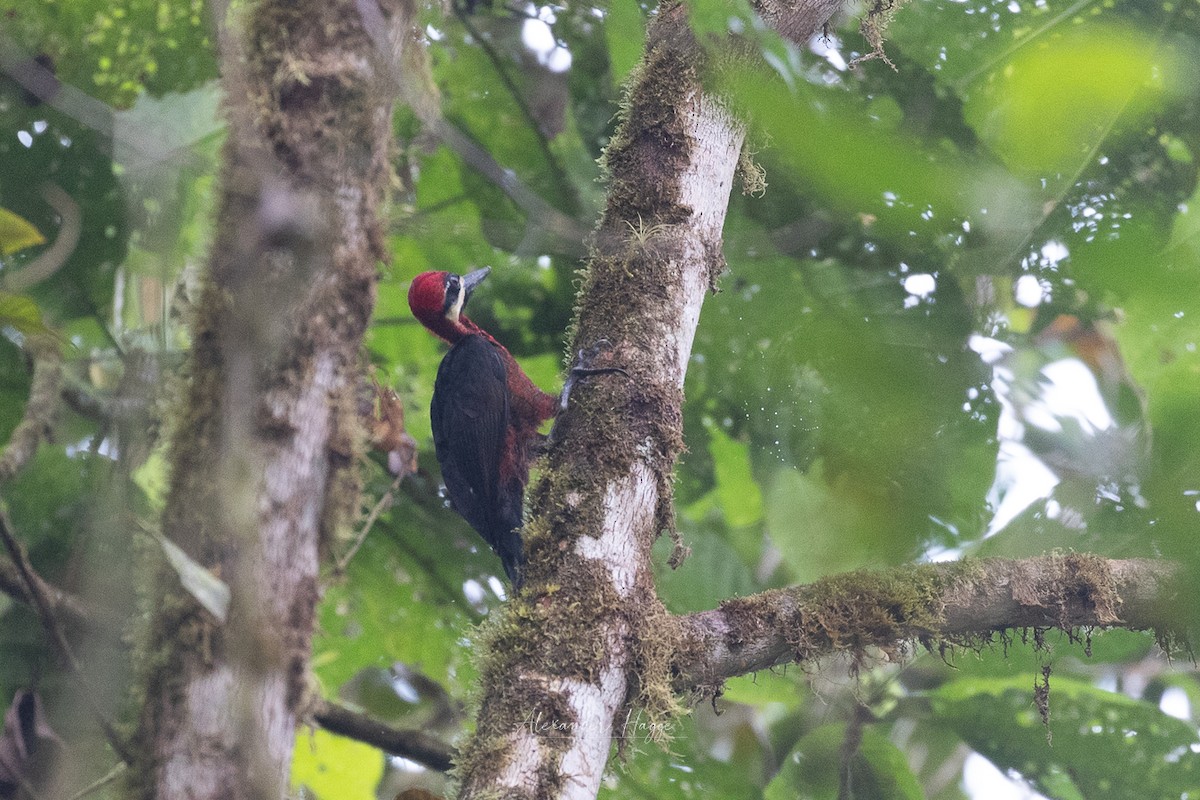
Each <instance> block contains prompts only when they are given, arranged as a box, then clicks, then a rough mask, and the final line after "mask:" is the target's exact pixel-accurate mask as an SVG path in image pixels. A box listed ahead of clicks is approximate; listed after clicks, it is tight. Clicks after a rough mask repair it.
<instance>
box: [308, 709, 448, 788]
mask: <svg viewBox="0 0 1200 800" xmlns="http://www.w3.org/2000/svg"><path fill="white" fill-rule="evenodd" d="M312 718H313V720H315V721H316V722H317V724H318V725H320V726H321V727H322V728H324V729H325V730H327V731H329V732H330V733H336V734H337V735H339V736H345V737H346V738H348V739H354V740H355V741H358V742H362V743H364V744H369V745H371V746H372V747H378V748H379V749H380V750H383V751H384V752H385V753H390V754H391V755H394V756H400V757H401V758H407V759H408V760H409V761H415V762H416V763H418V764H421V765H422V766H426V767H428V768H429V769H433V770H437V771H438V772H448V771H449V770H450V767H451V766H452V764H453V760H454V748H453V747H451V746H450V745H448V744H446V743H445V742H443V741H442V740H440V739H435V738H434V737H432V736H429V735H428V734H425V733H422V732H421V731H418V730H401V729H400V728H393V727H392V726H390V725H387V724H385V723H383V722H380V721H379V720H377V719H372V718H371V717H368V716H367V715H365V714H360V713H358V712H357V711H351V710H350V709H348V708H346V707H345V706H340V705H337V704H336V703H331V702H329V701H328V700H325V699H318V700H316V701H315V704H314V708H313V711H312Z"/></svg>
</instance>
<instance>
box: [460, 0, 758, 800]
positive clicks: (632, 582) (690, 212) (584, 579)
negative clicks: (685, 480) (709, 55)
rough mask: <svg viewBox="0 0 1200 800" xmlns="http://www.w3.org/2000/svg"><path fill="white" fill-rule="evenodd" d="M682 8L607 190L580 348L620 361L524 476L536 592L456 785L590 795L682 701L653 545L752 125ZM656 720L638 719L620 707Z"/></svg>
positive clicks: (495, 639) (642, 72)
mask: <svg viewBox="0 0 1200 800" xmlns="http://www.w3.org/2000/svg"><path fill="white" fill-rule="evenodd" d="M700 69H701V52H700V49H699V48H698V47H697V45H696V42H695V40H694V39H693V37H692V33H691V30H690V28H689V26H688V23H687V18H686V11H685V9H684V7H683V6H680V5H677V4H673V3H671V4H667V5H664V6H663V7H662V8H661V9H660V13H659V16H658V18H657V19H656V21H655V22H654V24H653V25H652V27H651V30H650V32H649V35H648V41H647V45H646V55H645V58H644V60H643V63H642V64H641V65H640V67H639V68H638V70H637V73H636V74H637V77H636V78H635V80H634V81H633V83H632V85H631V87H630V89H629V93H628V96H627V98H626V101H625V104H624V106H623V113H622V117H621V122H620V125H619V127H618V130H617V133H616V136H615V137H614V140H613V142H612V144H611V145H610V146H609V149H608V151H607V154H606V162H607V168H608V172H609V181H610V188H609V195H608V201H607V207H606V210H605V214H604V218H603V220H602V221H601V223H600V226H599V228H598V230H597V233H596V237H595V242H594V246H593V252H592V256H591V259H590V264H589V268H588V273H587V278H586V281H585V285H584V288H583V291H582V296H581V300H580V306H579V317H578V325H577V329H576V334H575V343H574V346H573V349H575V350H578V349H585V350H592V349H593V348H594V347H595V345H596V344H597V343H598V342H600V340H602V339H606V340H607V341H608V343H609V345H608V348H607V350H605V348H603V347H602V348H600V349H599V350H596V352H597V353H605V352H607V357H606V361H608V362H611V363H612V364H615V365H619V366H621V367H623V368H624V369H625V370H626V371H627V372H628V375H629V377H628V379H626V378H623V377H621V376H617V375H608V376H596V377H593V378H589V379H587V380H586V382H585V383H583V384H582V385H581V386H580V387H579V388H577V389H576V390H575V392H574V393H573V395H572V407H571V409H570V410H569V412H568V413H567V414H566V416H565V417H563V418H560V421H559V423H558V427H557V431H556V438H557V439H558V441H557V443H556V446H555V447H553V448H552V450H551V453H550V456H549V463H548V464H547V469H546V472H545V476H544V478H543V479H542V480H541V481H540V482H539V483H538V484H537V485H536V486H535V487H533V489H532V490H531V493H530V497H531V506H532V512H533V516H532V519H531V521H530V522H529V524H528V525H527V526H526V528H525V540H526V543H527V546H528V547H529V549H530V554H531V563H530V566H529V576H530V577H529V581H528V583H527V585H526V589H525V590H524V591H523V592H522V593H521V594H520V596H518V597H517V598H516V599H515V600H514V601H513V602H512V603H510V604H509V606H508V607H507V608H506V609H505V612H504V613H503V614H502V615H501V618H500V619H498V620H497V621H495V622H492V623H491V627H490V629H489V631H488V633H487V639H486V642H485V645H484V646H485V648H486V650H487V652H486V654H485V661H484V664H483V670H482V673H483V674H482V681H483V691H484V695H483V703H482V707H481V710H480V714H479V720H478V727H477V732H476V735H475V736H474V738H473V739H472V740H471V741H470V742H469V743H468V744H467V746H466V747H465V748H464V750H463V758H462V763H461V769H460V772H461V775H462V796H463V797H474V796H490V794H489V793H492V792H497V791H501V792H503V791H512V790H516V791H517V792H519V793H520V794H522V795H526V796H530V797H560V798H592V797H595V794H596V792H597V790H598V788H599V784H600V779H601V776H602V774H603V771H604V766H605V763H606V762H607V759H608V753H609V749H610V747H611V744H612V742H613V738H614V736H616V737H621V736H622V735H627V736H640V735H641V734H643V733H645V732H647V731H654V730H656V729H655V728H654V727H653V724H654V723H655V722H656V721H662V720H663V719H664V718H665V715H666V714H668V713H669V712H670V711H671V710H672V708H673V700H672V695H671V688H670V683H669V676H668V668H667V664H668V659H669V657H670V654H671V653H672V651H673V649H674V644H675V641H676V638H677V634H676V631H675V629H674V627H673V624H672V623H671V622H670V617H669V616H668V615H667V614H666V612H665V610H664V609H663V608H662V605H661V604H660V603H659V601H658V599H657V597H656V596H655V593H654V586H653V580H652V575H651V573H650V569H649V556H650V548H651V546H652V544H653V543H654V540H655V539H656V538H657V536H658V535H659V534H660V533H661V532H662V531H663V530H664V528H668V529H669V528H670V527H671V525H672V519H671V510H670V509H671V483H672V470H673V467H674V462H675V458H676V456H677V455H678V453H679V451H680V449H681V447H682V415H681V410H680V406H681V403H682V390H683V378H684V373H685V370H686V367H687V361H688V358H689V355H690V352H691V345H692V340H693V337H694V335H695V329H696V323H697V320H698V319H699V315H700V307H701V304H702V302H703V299H704V295H705V293H706V292H707V291H708V290H709V287H710V286H712V285H713V282H714V281H715V279H716V276H717V275H718V273H719V272H720V271H721V269H722V268H723V266H724V260H723V257H722V255H721V228H722V225H723V223H724V219H725V211H726V207H727V204H728V199H729V191H730V187H731V185H732V183H733V176H734V171H735V168H736V165H737V163H738V157H739V153H740V150H741V145H742V141H743V138H744V130H743V127H742V125H741V124H739V123H738V122H737V121H736V120H735V119H734V118H733V117H732V115H731V114H730V113H729V112H728V111H726V110H725V109H724V107H723V106H722V105H721V104H720V102H718V101H717V100H716V99H715V98H713V97H711V96H709V95H707V94H705V92H704V91H703V90H702V88H701V85H700V81H699V71H700ZM635 708H636V709H640V710H645V712H646V713H647V714H648V715H649V717H648V719H647V722H648V723H649V724H650V726H651V727H649V728H647V727H642V726H640V725H639V726H628V725H627V724H626V719H627V717H626V714H623V713H622V711H623V710H627V709H635Z"/></svg>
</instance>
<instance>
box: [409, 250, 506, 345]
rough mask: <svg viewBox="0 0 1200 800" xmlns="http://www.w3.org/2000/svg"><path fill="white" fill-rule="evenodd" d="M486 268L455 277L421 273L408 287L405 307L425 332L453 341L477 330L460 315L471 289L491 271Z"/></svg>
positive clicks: (447, 274)
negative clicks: (422, 326)
mask: <svg viewBox="0 0 1200 800" xmlns="http://www.w3.org/2000/svg"><path fill="white" fill-rule="evenodd" d="M491 271H492V270H491V268H490V267H484V268H483V269H477V270H475V271H474V272H468V273H467V274H466V275H455V274H454V273H453V272H422V273H421V274H420V275H418V276H417V277H415V278H413V282H412V285H411V286H410V287H409V288H408V307H409V308H410V309H412V313H413V316H414V317H416V318H417V319H418V320H420V321H421V324H422V325H424V326H425V327H426V328H428V329H429V330H431V331H433V332H434V333H436V334H437V335H438V336H440V337H442V338H443V339H445V340H446V341H448V342H455V341H458V340H459V339H461V338H462V337H463V336H466V335H467V334H469V333H474V332H476V331H477V330H478V328H476V327H475V324H474V323H473V322H471V321H470V320H469V319H467V317H466V316H465V315H464V314H463V313H462V311H463V308H464V307H465V306H466V304H467V300H468V299H470V297H471V292H473V291H474V290H475V287H476V286H478V285H479V284H480V283H481V282H482V281H483V279H484V278H486V277H487V276H488V273H489V272H491Z"/></svg>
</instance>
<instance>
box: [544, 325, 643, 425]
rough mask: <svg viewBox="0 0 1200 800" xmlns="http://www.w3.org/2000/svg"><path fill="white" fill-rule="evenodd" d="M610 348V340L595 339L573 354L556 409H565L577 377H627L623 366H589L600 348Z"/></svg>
mask: <svg viewBox="0 0 1200 800" xmlns="http://www.w3.org/2000/svg"><path fill="white" fill-rule="evenodd" d="M610 349H612V342H610V341H609V340H608V339H597V340H596V343H595V344H594V345H592V347H591V348H590V349H588V350H582V349H581V350H580V351H579V352H578V354H576V356H575V364H574V365H573V366H572V367H571V370H570V372H569V373H568V374H567V380H566V383H564V384H563V390H562V394H561V395H559V398H558V410H559V412H560V413H561V412H563V411H566V410H567V403H568V402H569V401H570V399H571V389H573V388H574V386H575V380H576V379H577V378H585V377H587V376H589V375H612V374H614V373H615V374H619V375H624V376H625V377H626V378H628V377H629V373H628V372H626V371H625V369H624V368H623V367H590V366H588V364H590V363H591V362H592V359H594V358H595V357H596V356H597V355H599V354H600V351H601V350H610Z"/></svg>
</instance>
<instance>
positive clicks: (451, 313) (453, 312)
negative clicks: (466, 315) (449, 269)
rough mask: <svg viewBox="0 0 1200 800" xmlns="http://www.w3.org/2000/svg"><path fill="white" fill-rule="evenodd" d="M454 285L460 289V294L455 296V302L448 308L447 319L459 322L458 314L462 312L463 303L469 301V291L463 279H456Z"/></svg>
mask: <svg viewBox="0 0 1200 800" xmlns="http://www.w3.org/2000/svg"><path fill="white" fill-rule="evenodd" d="M454 286H455V288H457V289H458V296H457V297H455V298H454V302H453V303H451V304H450V307H449V308H448V309H446V319H448V320H450V321H451V322H458V315H459V314H461V313H462V307H463V303H465V302H467V292H466V289H465V288H464V287H463V282H462V281H461V280H459V281H455V283H454Z"/></svg>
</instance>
